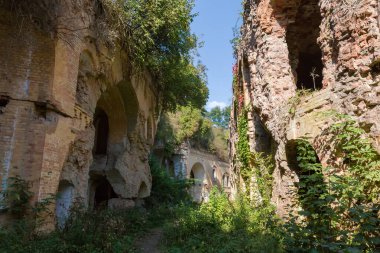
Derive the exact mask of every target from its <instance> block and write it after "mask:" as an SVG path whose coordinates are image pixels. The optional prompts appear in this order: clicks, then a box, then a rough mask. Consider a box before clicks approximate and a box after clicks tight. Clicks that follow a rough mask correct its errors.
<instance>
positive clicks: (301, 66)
mask: <svg viewBox="0 0 380 253" xmlns="http://www.w3.org/2000/svg"><path fill="white" fill-rule="evenodd" d="M318 2H319V1H318V0H302V1H301V3H300V5H299V7H298V11H297V15H296V19H295V22H294V23H292V24H290V25H289V26H288V29H287V33H286V42H287V44H288V49H289V62H290V65H291V69H292V73H293V76H294V79H295V82H296V85H297V89H309V90H320V89H322V80H323V76H322V71H323V63H322V51H321V49H320V47H319V45H318V43H317V39H318V37H319V34H320V28H319V26H320V24H321V21H322V16H321V13H320V10H319V6H318Z"/></svg>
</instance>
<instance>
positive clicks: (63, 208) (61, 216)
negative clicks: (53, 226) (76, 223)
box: [55, 181, 74, 229]
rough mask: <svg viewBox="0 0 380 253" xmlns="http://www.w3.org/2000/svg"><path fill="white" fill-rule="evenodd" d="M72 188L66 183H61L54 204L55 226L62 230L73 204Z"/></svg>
mask: <svg viewBox="0 0 380 253" xmlns="http://www.w3.org/2000/svg"><path fill="white" fill-rule="evenodd" d="M73 192H74V187H73V185H72V184H70V183H69V182H67V181H61V182H60V183H59V186H58V192H57V200H56V203H55V216H56V218H57V226H58V228H60V229H62V228H63V227H64V226H65V223H66V221H67V219H68V218H69V215H70V208H71V207H72V203H73Z"/></svg>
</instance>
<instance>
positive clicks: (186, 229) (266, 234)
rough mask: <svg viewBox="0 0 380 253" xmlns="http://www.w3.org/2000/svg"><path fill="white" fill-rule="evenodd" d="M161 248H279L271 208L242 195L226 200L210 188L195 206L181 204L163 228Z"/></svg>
mask: <svg viewBox="0 0 380 253" xmlns="http://www.w3.org/2000/svg"><path fill="white" fill-rule="evenodd" d="M165 232H166V233H165V236H166V239H165V243H164V246H165V251H164V252H173V253H174V252H197V253H198V252H199V253H206V252H210V253H212V252H225V253H228V252H231V253H235V252H266V253H270V252H273V253H274V252H276V253H280V252H283V251H284V250H283V245H282V239H281V237H282V232H281V229H280V227H279V226H278V220H277V219H276V218H275V215H274V209H273V208H269V207H262V208H257V209H253V208H252V206H251V205H250V202H249V200H247V199H246V198H245V197H241V198H238V199H237V200H236V201H234V202H230V201H229V200H228V198H227V196H226V194H224V193H220V192H219V191H218V190H217V189H215V188H214V189H213V190H212V192H211V194H210V201H209V202H208V203H204V204H202V205H201V206H199V207H198V208H191V209H189V208H187V207H184V206H183V207H181V208H179V209H178V210H177V213H176V222H175V223H169V224H168V225H167V226H166V229H165Z"/></svg>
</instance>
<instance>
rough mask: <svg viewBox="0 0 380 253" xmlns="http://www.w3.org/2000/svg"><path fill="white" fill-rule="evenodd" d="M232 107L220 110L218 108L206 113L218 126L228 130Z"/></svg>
mask: <svg viewBox="0 0 380 253" xmlns="http://www.w3.org/2000/svg"><path fill="white" fill-rule="evenodd" d="M230 114H231V107H230V106H228V107H225V108H223V109H222V108H220V107H219V106H216V107H214V108H212V109H211V110H210V111H209V112H207V113H206V117H208V118H209V119H210V120H211V121H212V122H213V123H214V124H215V125H216V126H218V127H221V128H224V129H227V128H228V124H229V122H230Z"/></svg>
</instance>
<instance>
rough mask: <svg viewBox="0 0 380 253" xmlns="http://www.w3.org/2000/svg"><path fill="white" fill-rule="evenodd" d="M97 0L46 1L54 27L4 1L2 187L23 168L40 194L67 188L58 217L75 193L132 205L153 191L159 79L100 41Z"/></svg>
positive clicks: (90, 201)
mask: <svg viewBox="0 0 380 253" xmlns="http://www.w3.org/2000/svg"><path fill="white" fill-rule="evenodd" d="M95 2H96V1H90V0H81V1H71V2H70V1H57V2H55V3H48V4H49V5H53V7H54V8H53V10H54V11H56V13H58V14H59V15H57V17H56V19H54V20H53V21H54V22H53V21H52V22H51V23H53V24H55V26H53V28H51V27H49V29H45V28H44V26H43V25H39V24H37V25H36V24H32V22H31V20H29V18H28V16H27V15H26V16H25V15H24V16H19V15H18V14H19V11H20V10H15V9H12V8H10V7H9V6H6V5H5V6H3V7H1V8H0V14H1V15H0V43H1V45H2V46H1V47H0V59H1V60H0V77H1V78H0V161H1V167H0V181H1V186H0V190H1V191H5V190H6V189H7V187H8V180H9V178H10V177H12V176H16V175H17V176H21V177H22V178H24V179H25V180H27V181H30V182H31V184H32V188H31V190H32V192H33V193H34V195H33V202H36V201H41V200H43V199H45V198H46V197H49V196H50V195H51V194H57V193H58V194H59V193H62V194H63V195H64V199H62V198H61V199H60V198H58V200H57V206H58V205H60V206H61V207H62V206H63V209H62V208H61V207H59V208H58V207H57V208H58V209H59V211H57V214H59V215H65V214H64V213H65V212H66V211H67V209H69V207H70V205H71V203H72V202H73V201H74V200H75V199H78V200H79V201H81V202H82V203H83V204H85V205H86V206H87V205H89V206H90V208H97V207H99V206H101V205H107V203H108V204H109V205H110V206H112V207H114V206H120V205H121V204H120V203H127V204H128V205H127V206H128V207H129V206H131V203H132V202H133V200H135V199H137V198H144V197H147V196H148V195H149V194H150V188H151V175H150V170H149V166H148V153H149V151H150V148H151V146H152V144H153V136H154V135H155V131H156V123H157V118H158V112H159V110H160V109H159V107H158V103H157V102H158V99H157V96H156V91H155V84H154V80H152V79H151V78H150V76H149V74H148V73H144V74H139V75H132V74H131V69H130V68H131V67H130V64H129V63H128V59H127V56H126V53H125V52H123V50H122V49H120V48H118V47H117V46H116V45H113V46H106V43H105V42H104V41H102V40H101V39H99V37H98V36H97V32H98V31H97V30H96V29H97V28H96V26H95V25H94V20H95V12H96V8H97V7H96V6H95ZM20 17H23V18H20ZM73 17H74V18H73ZM41 20H43V19H41ZM104 192H107V193H104ZM68 199H69V200H68ZM111 199H113V200H112V201H111ZM111 202H112V204H111ZM115 203H116V204H115ZM1 208H4V207H1ZM62 213H63V214H62ZM61 218H62V217H61Z"/></svg>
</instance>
